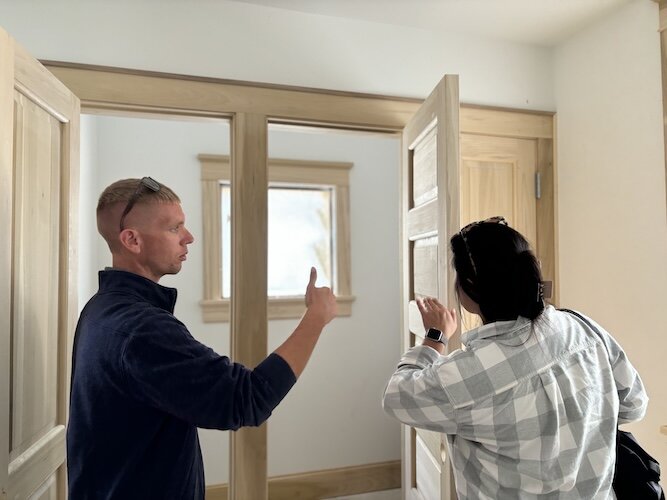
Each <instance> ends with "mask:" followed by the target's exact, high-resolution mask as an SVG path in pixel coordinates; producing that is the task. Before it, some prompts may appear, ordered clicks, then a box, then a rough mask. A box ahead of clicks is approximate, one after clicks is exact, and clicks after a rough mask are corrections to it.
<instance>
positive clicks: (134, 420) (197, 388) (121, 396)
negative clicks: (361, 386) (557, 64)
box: [67, 270, 296, 500]
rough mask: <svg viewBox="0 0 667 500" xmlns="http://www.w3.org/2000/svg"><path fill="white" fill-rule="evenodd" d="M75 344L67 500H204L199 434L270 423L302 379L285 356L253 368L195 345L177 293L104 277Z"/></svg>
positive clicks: (125, 275) (110, 274)
mask: <svg viewBox="0 0 667 500" xmlns="http://www.w3.org/2000/svg"><path fill="white" fill-rule="evenodd" d="M99 280H100V287H99V291H98V292H97V294H95V295H94V296H93V297H92V298H91V299H90V301H89V302H88V304H87V305H86V306H85V308H84V309H83V311H82V312H81V317H80V318H79V323H78V325H77V328H76V334H75V339H74V352H73V360H72V385H71V401H70V418H69V423H68V428H67V468H68V483H69V498H70V499H72V500H83V499H95V500H97V499H123V500H130V499H187V500H192V499H203V498H204V486H205V483H204V468H203V464H202V456H201V450H200V447H199V438H198V435H197V427H204V428H210V429H231V430H235V429H238V428H239V427H242V426H257V425H260V424H261V423H262V422H264V421H265V420H266V419H267V418H268V417H269V415H271V412H272V411H273V409H274V408H275V407H276V406H277V405H278V403H280V401H281V400H282V399H283V398H284V397H285V395H286V394H287V393H288V392H289V390H290V389H291V388H292V386H293V385H294V383H295V382H296V378H295V376H294V373H293V372H292V370H291V369H290V367H289V365H288V364H287V363H286V362H285V360H283V359H282V358H281V357H280V356H278V355H276V354H271V355H270V356H269V357H267V358H266V359H265V360H264V361H262V362H261V363H260V364H259V365H258V366H257V367H255V368H254V369H252V370H251V369H248V368H246V367H244V366H242V365H240V364H237V363H232V362H231V361H230V359H229V358H227V357H225V356H220V355H218V354H216V353H215V352H214V351H213V350H212V349H210V348H208V347H206V346H205V345H203V344H201V343H200V342H198V341H197V340H195V339H194V338H193V337H192V335H191V334H190V332H189V331H188V329H187V328H186V327H185V325H184V324H183V323H181V322H180V321H179V320H177V319H176V318H175V317H174V315H173V311H174V306H175V304H176V295H177V293H176V290H175V289H173V288H167V287H163V286H161V285H159V284H157V283H155V282H153V281H151V280H149V279H146V278H143V277H141V276H138V275H136V274H133V273H129V272H125V271H118V270H105V271H100V275H99Z"/></svg>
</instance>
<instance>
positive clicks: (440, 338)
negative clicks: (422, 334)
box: [426, 328, 447, 345]
mask: <svg viewBox="0 0 667 500" xmlns="http://www.w3.org/2000/svg"><path fill="white" fill-rule="evenodd" d="M426 338H427V339H429V340H434V341H435V342H440V343H441V344H445V345H447V339H446V338H444V335H443V334H442V332H441V331H440V330H437V329H435V328H429V329H428V331H427V332H426Z"/></svg>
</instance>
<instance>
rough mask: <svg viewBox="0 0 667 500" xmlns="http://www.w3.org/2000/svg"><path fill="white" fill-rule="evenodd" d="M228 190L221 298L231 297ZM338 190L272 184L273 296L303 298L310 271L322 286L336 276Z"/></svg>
mask: <svg viewBox="0 0 667 500" xmlns="http://www.w3.org/2000/svg"><path fill="white" fill-rule="evenodd" d="M229 193H230V189H229V185H228V184H223V185H222V239H223V241H222V270H221V272H222V296H223V298H229V296H230V269H231V258H230V251H231V244H230V239H231V217H230V215H231V214H230V206H231V205H230V198H229ZM333 199H334V196H333V188H331V187H324V188H321V187H317V188H308V187H290V186H278V185H273V186H270V187H269V193H268V208H269V220H268V226H269V227H268V232H269V234H268V243H269V248H268V253H269V258H268V295H269V297H291V296H300V295H303V294H304V292H305V290H306V284H307V283H308V275H309V273H310V268H311V266H315V268H316V269H317V285H318V286H329V287H330V286H331V283H332V276H333V270H334V269H333V258H334V251H333V233H332V228H333V220H332V219H333V216H332V214H333V206H332V203H333Z"/></svg>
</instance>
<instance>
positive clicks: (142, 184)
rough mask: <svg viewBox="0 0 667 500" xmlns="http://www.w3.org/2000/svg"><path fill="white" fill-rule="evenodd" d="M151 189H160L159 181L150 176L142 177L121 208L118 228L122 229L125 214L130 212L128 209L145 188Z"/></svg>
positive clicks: (144, 191) (137, 199)
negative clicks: (123, 208) (123, 207)
mask: <svg viewBox="0 0 667 500" xmlns="http://www.w3.org/2000/svg"><path fill="white" fill-rule="evenodd" d="M147 189H148V190H150V191H153V192H154V193H157V192H158V191H160V183H159V182H158V181H156V180H155V179H153V178H151V177H143V178H142V179H141V180H140V181H139V185H138V186H137V189H136V190H135V191H134V194H133V195H132V196H131V197H130V199H129V200H128V201H127V205H126V206H125V210H123V214H122V215H121V216H120V230H121V231H122V230H123V229H124V228H123V222H125V217H126V216H127V214H129V213H130V210H132V207H134V205H135V204H136V203H137V201H139V198H141V196H142V195H143V194H144V193H146V190H147Z"/></svg>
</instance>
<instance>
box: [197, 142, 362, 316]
mask: <svg viewBox="0 0 667 500" xmlns="http://www.w3.org/2000/svg"><path fill="white" fill-rule="evenodd" d="M197 159H198V160H199V163H200V167H201V183H202V216H203V217H202V220H203V232H202V240H203V247H204V256H203V272H204V291H203V298H202V300H201V302H200V306H201V310H202V319H203V321H204V323H220V322H228V321H230V317H231V300H230V299H229V298H222V272H221V271H222V234H221V228H222V205H221V189H220V184H221V183H226V182H230V180H231V161H230V157H229V156H227V155H214V154H200V155H198V156H197ZM353 166H354V164H353V163H348V162H330V161H315V160H292V159H281V158H269V160H268V180H269V183H275V182H280V183H287V184H294V185H301V186H313V187H321V186H333V187H334V199H333V204H334V207H333V210H334V221H333V223H334V228H335V232H334V235H333V247H334V253H335V255H334V273H333V276H332V280H333V281H332V283H333V288H334V291H335V293H336V302H337V304H338V316H351V314H352V303H353V302H354V300H355V297H354V295H352V291H351V274H352V264H351V252H350V169H351V168H352V167H353ZM304 279H305V278H304ZM304 291H305V282H304ZM267 302H268V304H267V305H268V319H270V320H271V319H290V318H300V317H301V316H302V315H303V313H304V311H305V304H304V300H303V297H267Z"/></svg>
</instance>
